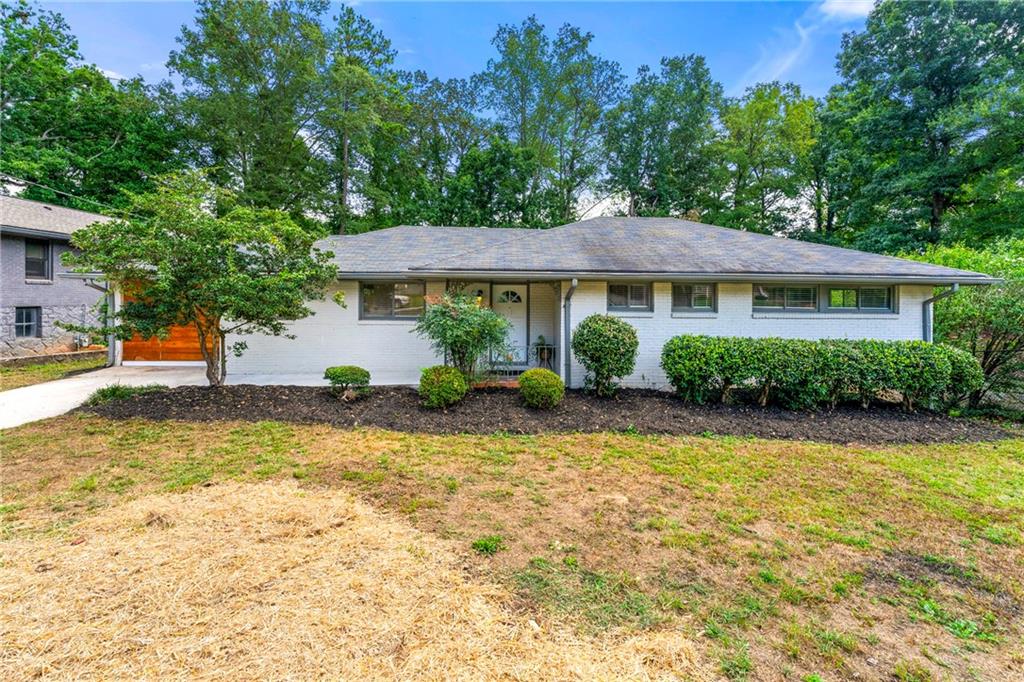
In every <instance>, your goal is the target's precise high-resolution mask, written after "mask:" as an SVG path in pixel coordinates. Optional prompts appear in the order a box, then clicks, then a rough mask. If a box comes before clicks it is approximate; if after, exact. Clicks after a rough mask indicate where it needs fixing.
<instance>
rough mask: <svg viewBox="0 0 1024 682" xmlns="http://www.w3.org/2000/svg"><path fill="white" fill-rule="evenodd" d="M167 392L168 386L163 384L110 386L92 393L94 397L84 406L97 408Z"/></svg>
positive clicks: (89, 398) (88, 399) (87, 400)
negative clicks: (150, 394) (136, 397)
mask: <svg viewBox="0 0 1024 682" xmlns="http://www.w3.org/2000/svg"><path fill="white" fill-rule="evenodd" d="M166 390H167V386H164V385H163V384H146V385H144V386H125V385H124V384H110V385H109V386H104V387H103V388H97V389H96V390H95V391H93V392H92V395H90V396H89V397H88V398H86V400H85V403H83V404H84V405H86V406H87V407H95V406H97V405H105V404H106V403H109V402H113V401H115V400H127V399H128V398H131V397H133V396H137V395H145V394H146V393H155V392H157V391H166Z"/></svg>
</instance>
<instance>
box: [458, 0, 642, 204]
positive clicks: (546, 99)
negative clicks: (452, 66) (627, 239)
mask: <svg viewBox="0 0 1024 682" xmlns="http://www.w3.org/2000/svg"><path fill="white" fill-rule="evenodd" d="M592 40H593V35H591V34H590V33H584V32H582V31H580V30H579V29H578V28H576V27H573V26H570V25H568V24H566V25H564V26H562V27H561V28H560V29H559V30H558V33H557V35H556V37H555V40H554V41H552V40H551V39H550V38H549V37H548V35H547V34H546V32H545V29H544V26H543V25H542V24H541V23H540V22H538V21H537V18H536V17H535V16H530V17H529V18H527V19H526V20H525V21H524V22H523V23H522V24H521V25H519V26H509V25H503V26H499V28H498V31H497V33H496V34H495V36H494V39H493V40H492V41H491V42H492V44H493V45H494V46H495V47H496V48H497V50H498V57H497V58H496V59H491V60H490V61H489V62H488V63H487V68H486V69H485V70H484V72H483V73H481V74H479V75H478V76H477V78H476V80H477V83H478V85H479V87H480V88H481V90H482V93H483V103H484V104H485V105H486V106H487V107H488V108H489V109H490V110H492V111H493V112H494V115H495V118H496V120H497V122H498V123H499V124H500V125H501V126H502V128H503V129H504V130H506V131H508V135H509V138H510V140H511V141H512V142H514V143H515V144H516V145H517V146H519V147H522V148H524V149H526V150H528V151H529V153H530V154H532V156H533V158H534V159H535V160H536V161H537V165H536V168H535V170H534V175H533V177H532V178H531V180H530V185H529V187H528V190H527V193H528V197H527V201H528V202H530V203H532V204H535V205H536V204H537V203H539V202H544V203H545V204H547V207H548V208H547V209H546V210H545V211H544V213H545V214H546V215H547V216H548V219H547V222H548V223H552V222H555V223H563V222H569V221H570V220H572V219H574V218H575V215H576V206H577V203H578V201H579V198H580V196H581V195H582V193H583V192H584V191H586V190H588V189H592V188H593V187H594V186H595V184H596V179H597V174H598V172H599V170H600V167H601V163H600V152H601V125H602V123H603V120H604V115H605V113H606V111H607V110H608V108H609V107H610V106H612V105H613V104H614V103H615V102H616V100H617V98H618V96H619V91H620V89H621V84H622V75H621V73H620V71H619V66H618V64H616V63H615V62H612V61H609V60H606V59H602V58H600V57H598V56H596V55H594V54H593V53H592V52H591V51H590V43H591V41H592Z"/></svg>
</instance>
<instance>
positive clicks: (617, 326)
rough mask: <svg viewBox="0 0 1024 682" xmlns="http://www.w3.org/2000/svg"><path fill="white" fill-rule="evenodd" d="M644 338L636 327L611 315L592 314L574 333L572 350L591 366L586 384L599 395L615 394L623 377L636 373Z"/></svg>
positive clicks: (582, 361) (585, 365) (580, 359)
mask: <svg viewBox="0 0 1024 682" xmlns="http://www.w3.org/2000/svg"><path fill="white" fill-rule="evenodd" d="M639 347H640V341H639V339H638V338H637V335H636V329H634V328H633V326H632V325H631V324H629V323H628V322H623V321H622V320H620V319H619V318H617V317H613V316H611V315H590V316H589V317H586V318H584V320H583V321H582V322H580V323H579V325H578V326H577V327H576V330H575V331H574V332H573V333H572V352H573V354H574V355H575V356H576V358H577V359H578V360H579V361H580V364H581V365H583V366H584V367H585V368H586V370H587V377H586V386H587V388H592V389H593V390H594V392H595V393H597V395H599V396H601V397H603V398H607V397H610V396H613V395H615V391H616V390H617V389H618V385H617V384H616V383H615V380H616V379H621V378H622V377H624V376H628V375H630V374H632V373H633V367H634V366H636V352H637V349H638V348H639Z"/></svg>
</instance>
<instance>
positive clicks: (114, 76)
mask: <svg viewBox="0 0 1024 682" xmlns="http://www.w3.org/2000/svg"><path fill="white" fill-rule="evenodd" d="M98 68H99V70H100V73H102V74H103V75H104V76H106V77H107V80H112V81H121V80H124V75H123V74H120V73H118V72H117V71H112V70H110V69H104V68H103V67H98Z"/></svg>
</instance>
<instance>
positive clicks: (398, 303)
mask: <svg viewBox="0 0 1024 682" xmlns="http://www.w3.org/2000/svg"><path fill="white" fill-rule="evenodd" d="M424 293H425V289H424V283H423V282H360V283H359V317H360V318H362V319H366V320H391V319H395V320H401V319H413V318H417V317H419V316H420V315H422V314H423V310H424V300H423V296H424Z"/></svg>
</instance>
